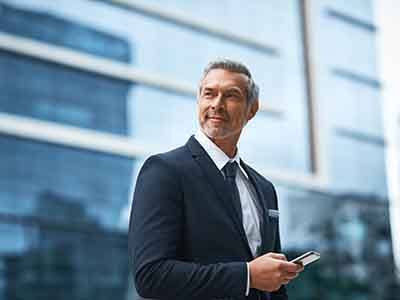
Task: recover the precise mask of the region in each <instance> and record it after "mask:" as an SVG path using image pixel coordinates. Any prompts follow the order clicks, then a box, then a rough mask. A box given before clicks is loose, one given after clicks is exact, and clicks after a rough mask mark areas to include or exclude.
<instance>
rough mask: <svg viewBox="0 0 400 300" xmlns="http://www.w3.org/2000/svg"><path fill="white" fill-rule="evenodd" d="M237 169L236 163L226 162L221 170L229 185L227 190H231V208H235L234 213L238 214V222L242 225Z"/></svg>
mask: <svg viewBox="0 0 400 300" xmlns="http://www.w3.org/2000/svg"><path fill="white" fill-rule="evenodd" d="M237 169H238V164H237V162H236V161H234V162H228V163H227V164H226V165H225V166H224V167H223V168H222V172H224V174H225V180H226V182H227V183H228V185H229V189H230V190H231V197H232V202H233V206H234V207H235V210H236V212H237V213H238V216H239V219H240V222H241V223H243V216H242V205H241V203H240V195H239V190H238V187H237V185H236V180H235V178H236V173H237Z"/></svg>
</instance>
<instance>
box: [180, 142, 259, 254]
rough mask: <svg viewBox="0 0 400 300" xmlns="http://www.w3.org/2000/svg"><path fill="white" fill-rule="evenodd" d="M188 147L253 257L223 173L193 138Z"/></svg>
mask: <svg viewBox="0 0 400 300" xmlns="http://www.w3.org/2000/svg"><path fill="white" fill-rule="evenodd" d="M187 146H188V147H189V149H190V151H191V153H192V156H193V158H194V160H195V161H196V162H197V164H198V165H199V167H200V169H201V170H202V172H203V173H204V175H205V178H206V179H207V180H208V181H209V183H210V185H211V186H212V187H213V188H214V190H215V192H216V193H217V195H218V197H219V198H220V199H221V200H222V201H223V202H224V207H226V208H227V211H228V213H229V215H230V217H231V219H232V220H233V223H234V225H235V227H236V229H237V231H238V233H239V235H240V238H241V240H242V242H243V243H244V245H245V247H246V249H247V251H248V252H249V254H250V256H251V257H252V254H251V250H250V246H249V244H248V241H247V237H246V234H245V232H244V228H243V224H242V222H241V221H240V219H239V216H238V214H237V212H236V210H235V207H234V205H233V203H232V199H231V196H230V195H231V191H230V190H229V188H228V186H227V184H226V182H225V179H224V177H223V175H222V174H221V171H220V170H218V168H217V166H216V165H215V163H214V162H213V161H212V159H211V158H210V156H209V155H208V154H207V152H206V151H205V150H204V149H203V147H201V145H200V144H199V143H198V141H197V140H196V139H195V138H194V136H192V137H191V138H190V139H189V141H188V142H187Z"/></svg>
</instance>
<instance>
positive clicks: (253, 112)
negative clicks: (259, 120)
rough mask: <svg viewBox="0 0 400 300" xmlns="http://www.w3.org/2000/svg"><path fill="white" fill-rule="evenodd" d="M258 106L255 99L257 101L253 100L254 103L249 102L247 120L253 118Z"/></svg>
mask: <svg viewBox="0 0 400 300" xmlns="http://www.w3.org/2000/svg"><path fill="white" fill-rule="evenodd" d="M258 108H259V101H258V99H257V101H254V103H252V104H251V107H250V110H249V112H248V114H247V121H250V120H251V119H253V117H254V116H255V115H256V113H257V112H258Z"/></svg>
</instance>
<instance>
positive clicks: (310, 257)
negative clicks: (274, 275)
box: [291, 251, 321, 266]
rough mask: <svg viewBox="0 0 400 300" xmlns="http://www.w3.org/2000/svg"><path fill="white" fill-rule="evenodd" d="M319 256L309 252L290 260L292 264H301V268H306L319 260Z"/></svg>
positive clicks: (316, 253)
mask: <svg viewBox="0 0 400 300" xmlns="http://www.w3.org/2000/svg"><path fill="white" fill-rule="evenodd" d="M320 257H321V255H320V254H319V253H318V252H315V251H310V252H307V253H304V254H303V255H300V256H299V257H296V258H295V259H293V260H291V262H293V263H302V265H303V266H307V265H309V264H311V263H313V262H315V261H317V260H319V259H320Z"/></svg>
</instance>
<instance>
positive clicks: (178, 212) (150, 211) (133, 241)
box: [128, 156, 247, 299]
mask: <svg viewBox="0 0 400 300" xmlns="http://www.w3.org/2000/svg"><path fill="white" fill-rule="evenodd" d="M184 213H185V212H184V194H183V188H182V178H181V176H180V174H179V173H178V171H177V170H176V169H174V168H173V167H172V166H170V165H169V164H168V163H167V162H166V161H165V160H163V159H162V158H161V157H160V156H153V157H151V158H149V159H148V160H147V161H146V162H145V164H144V165H143V167H142V169H141V171H140V174H139V176H138V180H137V182H136V187H135V193H134V198H133V204H132V210H131V218H130V224H129V236H128V238H129V258H130V265H131V267H132V271H133V277H134V280H135V285H136V290H137V292H138V293H139V295H140V296H142V297H145V298H172V299H197V298H209V297H217V298H224V297H241V296H243V295H244V294H245V291H246V276H247V273H246V272H247V271H246V263H245V262H232V263H218V264H210V265H201V264H196V263H193V262H189V261H184V257H183V254H182V253H183V247H184ZM200 226H201V225H200Z"/></svg>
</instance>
